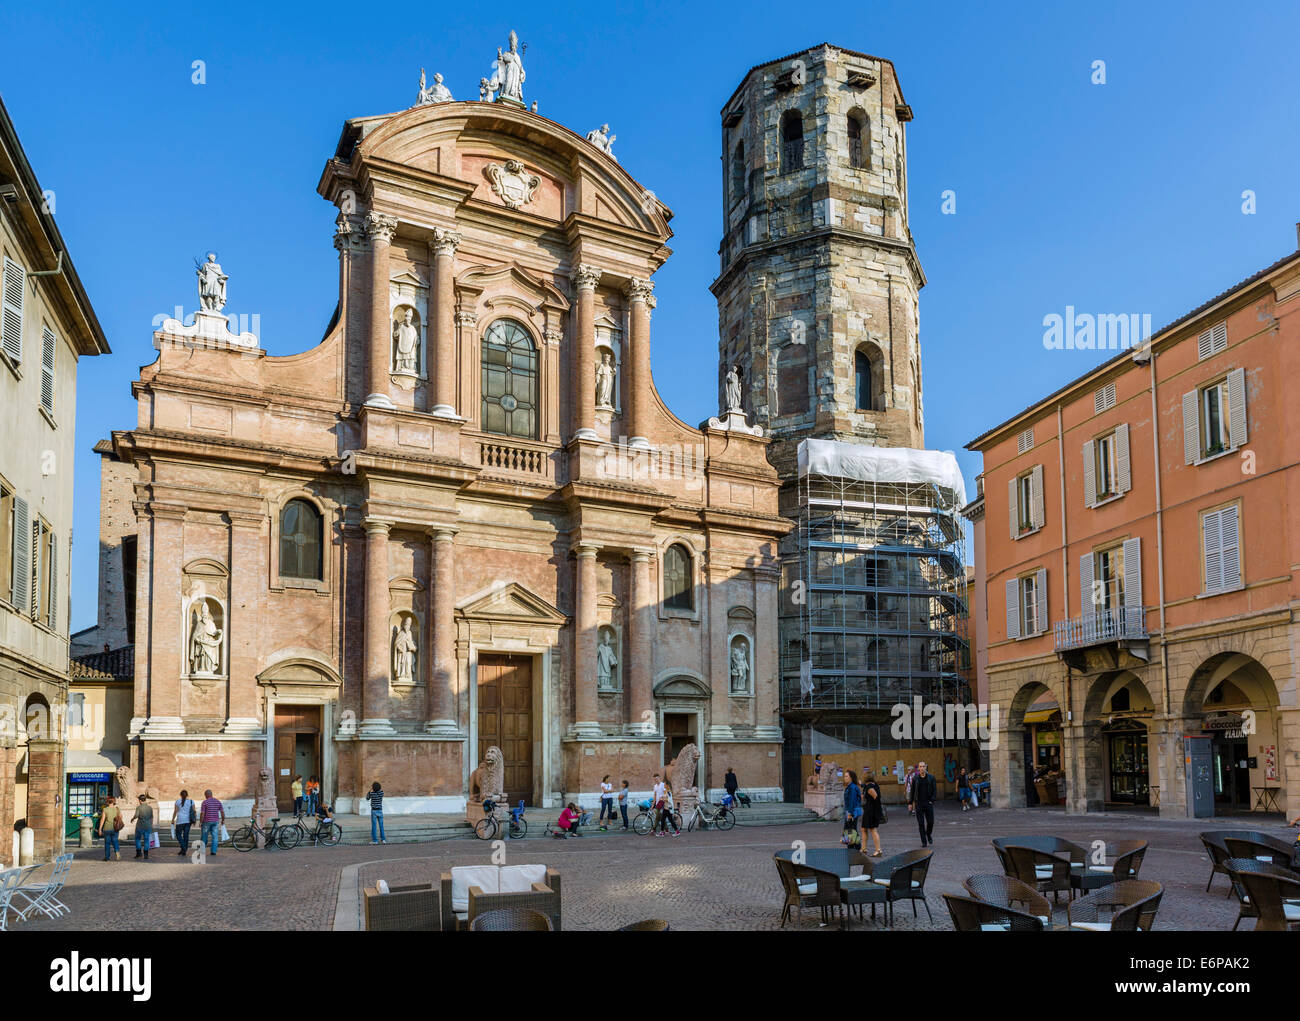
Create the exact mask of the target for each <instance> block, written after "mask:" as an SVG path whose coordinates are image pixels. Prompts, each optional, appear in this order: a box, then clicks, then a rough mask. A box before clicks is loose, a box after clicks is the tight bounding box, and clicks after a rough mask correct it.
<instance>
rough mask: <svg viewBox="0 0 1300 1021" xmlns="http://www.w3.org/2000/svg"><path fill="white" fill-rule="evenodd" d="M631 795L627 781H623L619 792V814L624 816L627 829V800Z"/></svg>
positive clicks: (624, 826)
mask: <svg viewBox="0 0 1300 1021" xmlns="http://www.w3.org/2000/svg"><path fill="white" fill-rule="evenodd" d="M630 796H631V791H629V790H628V789H627V781H626V780H624V781H623V786H622V787H621V788H620V789H619V792H618V814H619V815H621V816H622V817H623V829H625V830H626V829H627V801H628V798H629V797H630Z"/></svg>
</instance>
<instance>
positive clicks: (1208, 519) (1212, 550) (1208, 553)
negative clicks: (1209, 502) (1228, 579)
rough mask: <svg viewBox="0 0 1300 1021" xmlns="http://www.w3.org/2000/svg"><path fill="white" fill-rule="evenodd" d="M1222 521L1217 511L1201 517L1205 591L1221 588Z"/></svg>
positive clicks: (1216, 590) (1214, 590) (1215, 590)
mask: <svg viewBox="0 0 1300 1021" xmlns="http://www.w3.org/2000/svg"><path fill="white" fill-rule="evenodd" d="M1222 530H1223V522H1222V518H1221V517H1220V515H1219V512H1218V511H1213V512H1212V513H1210V514H1206V515H1205V516H1204V517H1202V518H1201V552H1202V555H1203V556H1204V558H1205V591H1206V592H1218V591H1219V590H1220V589H1222V588H1223V535H1222Z"/></svg>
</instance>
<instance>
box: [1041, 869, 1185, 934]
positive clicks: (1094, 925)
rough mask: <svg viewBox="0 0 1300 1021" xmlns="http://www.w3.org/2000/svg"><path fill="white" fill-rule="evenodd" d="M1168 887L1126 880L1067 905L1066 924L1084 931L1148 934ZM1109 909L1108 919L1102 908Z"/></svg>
mask: <svg viewBox="0 0 1300 1021" xmlns="http://www.w3.org/2000/svg"><path fill="white" fill-rule="evenodd" d="M1164 892H1165V888H1164V886H1163V885H1161V884H1160V883H1157V882H1153V881H1152V880H1148V879H1123V880H1120V881H1119V882H1118V883H1112V884H1111V885H1110V886H1104V887H1102V888H1101V889H1100V890H1097V891H1096V892H1094V893H1090V894H1088V895H1087V896H1084V897H1080V898H1079V899H1078V900H1074V901H1071V902H1070V903H1069V904H1068V905H1067V906H1066V909H1065V911H1066V920H1067V925H1068V926H1069V928H1071V929H1080V930H1083V931H1085V932H1138V931H1140V932H1148V931H1150V929H1151V927H1152V925H1154V924H1155V920H1156V911H1157V910H1159V908H1160V898H1161V897H1162V896H1164ZM1103 908H1105V909H1109V917H1107V916H1106V915H1105V914H1104V913H1103V911H1102V910H1101V909H1103Z"/></svg>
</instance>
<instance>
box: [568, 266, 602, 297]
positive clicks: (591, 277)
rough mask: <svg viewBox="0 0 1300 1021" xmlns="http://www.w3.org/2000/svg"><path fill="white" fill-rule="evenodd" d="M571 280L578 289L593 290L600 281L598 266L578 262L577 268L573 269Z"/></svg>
mask: <svg viewBox="0 0 1300 1021" xmlns="http://www.w3.org/2000/svg"><path fill="white" fill-rule="evenodd" d="M573 282H574V284H576V285H577V288H578V290H580V291H591V290H594V289H595V287H596V285H597V284H598V283H600V268H599V267H598V266H592V265H589V264H588V263H585V262H580V263H578V268H577V269H575V270H574V271H573Z"/></svg>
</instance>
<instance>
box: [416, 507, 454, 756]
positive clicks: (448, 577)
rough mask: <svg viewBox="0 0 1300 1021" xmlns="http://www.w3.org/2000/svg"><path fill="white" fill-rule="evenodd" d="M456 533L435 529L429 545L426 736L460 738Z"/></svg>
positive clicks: (447, 529)
mask: <svg viewBox="0 0 1300 1021" xmlns="http://www.w3.org/2000/svg"><path fill="white" fill-rule="evenodd" d="M455 539H456V533H455V531H454V530H453V529H450V528H435V529H434V530H433V535H432V539H431V541H430V543H429V553H430V558H431V560H432V563H433V570H432V572H431V574H430V578H429V620H430V622H431V623H432V625H433V655H432V656H431V657H430V659H429V664H430V673H429V706H428V712H429V722H428V723H426V724H425V725H424V729H425V732H426V733H429V734H438V735H440V736H445V737H460V736H461V733H460V728H459V727H457V725H456V560H455V557H456V547H455Z"/></svg>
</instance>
